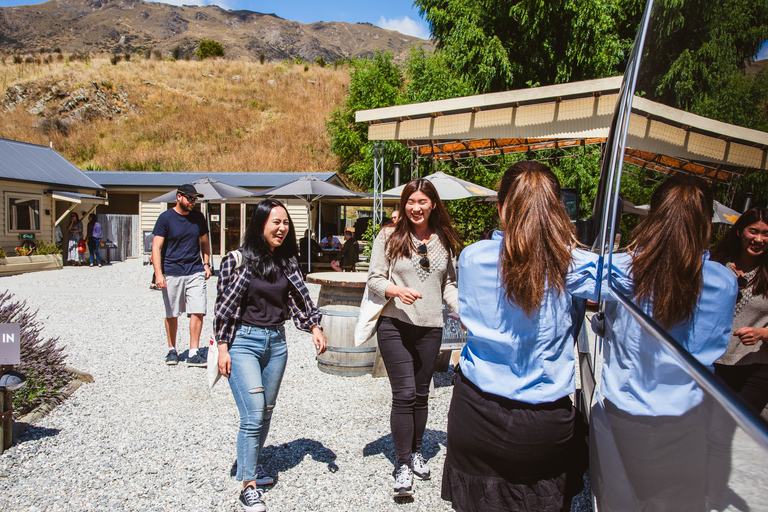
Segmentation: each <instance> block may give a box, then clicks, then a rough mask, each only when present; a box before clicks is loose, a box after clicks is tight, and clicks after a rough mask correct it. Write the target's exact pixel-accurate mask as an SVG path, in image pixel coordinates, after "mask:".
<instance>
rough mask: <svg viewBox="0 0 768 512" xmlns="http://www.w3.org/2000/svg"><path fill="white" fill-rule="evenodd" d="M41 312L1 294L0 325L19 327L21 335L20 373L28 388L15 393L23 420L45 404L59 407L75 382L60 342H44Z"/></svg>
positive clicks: (16, 411)
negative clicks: (68, 386)
mask: <svg viewBox="0 0 768 512" xmlns="http://www.w3.org/2000/svg"><path fill="white" fill-rule="evenodd" d="M36 317H37V311H35V312H31V311H30V310H29V307H27V303H26V302H19V301H14V300H13V295H12V294H11V293H9V292H7V291H6V292H3V293H1V294H0V322H1V323H18V324H19V330H20V331H21V343H20V345H21V364H19V365H18V366H17V368H16V369H17V370H18V371H19V372H21V373H23V374H24V375H26V376H27V384H26V386H24V387H23V388H22V389H20V390H19V391H16V392H14V394H13V395H14V396H13V409H14V416H15V417H19V416H21V415H23V414H26V413H28V412H30V411H31V410H32V409H34V408H35V407H37V406H39V405H41V404H43V403H49V404H53V405H56V404H59V403H61V402H62V401H63V398H62V395H61V391H59V390H60V389H61V388H62V387H63V386H64V385H66V384H67V383H68V382H69V381H71V380H72V374H71V373H69V372H68V371H67V370H66V369H65V365H64V359H65V355H64V349H63V347H59V346H57V343H58V341H59V339H58V338H48V339H44V338H43V335H42V329H43V328H42V325H40V323H39V322H38V321H37V318H36Z"/></svg>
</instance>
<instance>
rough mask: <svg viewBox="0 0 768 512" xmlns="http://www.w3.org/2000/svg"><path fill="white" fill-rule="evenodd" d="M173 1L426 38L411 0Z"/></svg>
mask: <svg viewBox="0 0 768 512" xmlns="http://www.w3.org/2000/svg"><path fill="white" fill-rule="evenodd" d="M39 3H41V2H39V1H34V0H0V7H9V6H12V5H32V4H39ZM163 3H166V4H173V5H182V4H183V5H218V6H219V7H221V8H223V9H232V10H240V9H245V10H249V11H256V12H261V13H271V14H276V15H278V16H280V17H281V18H285V19H287V20H291V21H298V22H301V23H312V22H315V21H345V22H347V23H358V22H368V23H372V24H374V25H376V26H378V27H381V28H386V29H390V30H397V31H398V32H400V33H401V34H407V35H411V36H416V37H420V38H422V39H428V38H429V29H428V28H427V24H426V23H425V22H424V20H423V19H421V18H420V17H419V11H418V9H416V8H414V7H412V5H411V4H412V3H413V0H384V1H377V2H372V1H370V0H334V1H330V2H323V1H318V0H280V1H277V2H275V1H274V0H273V1H269V2H267V1H264V0H256V1H246V0H166V1H164V2H163Z"/></svg>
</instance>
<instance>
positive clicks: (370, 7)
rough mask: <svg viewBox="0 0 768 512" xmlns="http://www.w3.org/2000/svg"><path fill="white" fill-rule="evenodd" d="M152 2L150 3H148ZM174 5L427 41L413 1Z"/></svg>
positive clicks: (208, 0) (24, 1) (766, 48)
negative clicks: (363, 26)
mask: <svg viewBox="0 0 768 512" xmlns="http://www.w3.org/2000/svg"><path fill="white" fill-rule="evenodd" d="M150 1H153V0H150ZM39 3H41V2H39V1H37V2H36V1H34V0H0V7H8V6H11V5H32V4H39ZM163 3H167V4H174V5H218V6H219V7H221V8H223V9H233V10H238V9H246V10H249V11H256V12H261V13H273V14H276V15H278V16H280V17H281V18H285V19H287V20H291V21H298V22H301V23H312V22H315V21H345V22H347V23H358V22H368V23H372V24H374V25H376V26H378V27H381V28H386V29H390V30H397V31H398V32H400V33H401V34H407V35H410V36H416V37H420V38H422V39H429V29H428V28H427V24H426V23H425V22H424V20H423V19H421V17H420V16H419V11H418V9H416V8H414V7H413V6H412V3H413V0H385V1H377V2H372V1H370V0H333V1H331V2H322V1H317V0H281V1H278V2H275V1H269V2H267V1H265V0H252V1H247V0H165V2H163ZM762 59H768V42H767V43H766V44H764V45H763V47H762V48H761V49H760V53H759V54H758V56H757V60H762Z"/></svg>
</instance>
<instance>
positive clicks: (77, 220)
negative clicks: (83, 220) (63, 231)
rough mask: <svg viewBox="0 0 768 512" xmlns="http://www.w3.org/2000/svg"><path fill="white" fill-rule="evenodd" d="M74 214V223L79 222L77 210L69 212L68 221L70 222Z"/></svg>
mask: <svg viewBox="0 0 768 512" xmlns="http://www.w3.org/2000/svg"><path fill="white" fill-rule="evenodd" d="M73 215H74V216H75V224H77V223H78V222H80V216H79V215H78V214H77V212H72V213H70V214H69V223H70V224H72V216H73Z"/></svg>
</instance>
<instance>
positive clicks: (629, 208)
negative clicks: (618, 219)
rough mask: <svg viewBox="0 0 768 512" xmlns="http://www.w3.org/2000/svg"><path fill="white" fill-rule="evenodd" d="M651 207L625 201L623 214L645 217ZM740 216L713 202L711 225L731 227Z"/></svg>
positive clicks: (734, 211) (721, 204)
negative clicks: (727, 225) (718, 224)
mask: <svg viewBox="0 0 768 512" xmlns="http://www.w3.org/2000/svg"><path fill="white" fill-rule="evenodd" d="M650 208H651V205H649V204H644V205H641V206H635V205H634V204H632V203H630V202H629V201H627V200H626V199H625V200H624V213H636V214H638V215H646V214H647V213H648V210H649V209H650ZM739 217H741V214H740V213H739V212H737V211H736V210H732V209H731V208H728V207H727V206H725V205H724V204H723V203H720V202H718V201H715V214H714V215H713V216H712V222H713V223H718V222H719V223H721V224H730V225H733V224H735V223H736V221H737V220H739Z"/></svg>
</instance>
